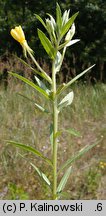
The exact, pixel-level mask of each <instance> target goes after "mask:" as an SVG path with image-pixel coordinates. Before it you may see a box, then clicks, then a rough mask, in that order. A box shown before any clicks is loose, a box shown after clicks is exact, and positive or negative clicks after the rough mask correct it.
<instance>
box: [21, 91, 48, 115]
mask: <svg viewBox="0 0 106 216" xmlns="http://www.w3.org/2000/svg"><path fill="white" fill-rule="evenodd" d="M18 95H20V96H22V97H24V98H25V99H27V100H29V101H30V102H32V103H33V104H34V105H35V106H36V107H37V109H39V110H40V111H42V112H45V113H49V111H48V110H47V109H45V108H44V107H42V106H40V105H39V104H37V103H35V101H34V100H32V99H30V98H29V97H27V96H26V95H23V94H21V93H18Z"/></svg>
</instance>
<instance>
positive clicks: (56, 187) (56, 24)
mask: <svg viewBox="0 0 106 216" xmlns="http://www.w3.org/2000/svg"><path fill="white" fill-rule="evenodd" d="M69 12H70V10H68V11H67V10H66V11H65V12H64V13H63V15H62V12H61V9H60V6H59V5H58V4H57V6H56V21H55V19H54V18H53V17H52V16H51V15H50V14H48V17H49V18H47V19H46V22H44V21H43V20H42V18H41V17H40V16H39V15H36V18H37V19H38V20H39V21H40V22H41V23H42V25H43V26H44V28H45V29H46V31H47V33H48V36H49V37H47V36H46V35H45V33H43V32H42V31H41V30H40V29H38V37H39V39H40V41H41V44H42V45H43V47H44V49H45V51H46V52H47V54H48V55H49V57H50V59H51V64H52V67H51V68H52V69H51V70H52V78H51V77H50V76H49V75H47V73H46V72H45V71H44V70H43V69H42V68H41V66H40V65H39V64H38V62H37V61H36V59H35V58H34V53H33V51H32V49H31V48H30V47H29V46H28V44H27V41H26V39H25V35H24V32H23V30H22V28H21V26H19V27H15V29H12V30H11V35H12V36H13V38H14V39H15V40H17V41H18V42H19V43H20V44H21V46H22V48H23V50H24V54H25V56H26V57H27V53H28V54H29V56H30V57H31V59H32V60H33V62H34V63H35V65H36V68H32V67H31V66H30V65H28V64H27V63H26V62H25V61H23V60H22V59H20V61H22V62H23V63H24V64H25V65H27V66H28V67H29V68H30V69H31V70H33V71H34V72H35V73H36V74H38V75H39V77H40V78H38V77H37V76H35V80H36V83H37V84H35V83H34V82H32V81H30V80H28V79H26V78H25V77H23V76H20V75H18V74H16V73H13V72H9V73H10V74H11V75H12V76H14V77H16V78H18V79H20V80H22V81H23V82H24V83H26V84H28V85H29V86H31V87H32V88H34V89H35V90H37V91H38V92H39V93H40V94H41V95H43V96H44V97H45V100H47V101H48V103H50V104H52V107H51V110H48V109H47V108H45V107H42V104H37V103H36V102H35V101H32V102H33V103H34V105H35V107H36V108H37V109H39V110H40V111H42V112H44V113H46V114H47V115H51V117H52V122H51V125H50V142H51V158H48V157H46V156H45V155H43V154H42V153H41V152H40V151H38V150H37V149H35V148H33V147H31V146H29V145H25V144H22V143H19V142H15V141H8V144H11V145H14V146H16V147H19V148H21V149H24V150H26V151H28V152H30V153H33V154H34V155H36V156H38V157H39V158H41V159H42V160H44V161H45V162H46V163H47V164H48V166H50V167H51V175H52V178H51V179H49V178H48V177H47V175H46V173H45V172H42V171H41V170H40V169H39V168H38V167H37V166H36V165H35V164H33V163H31V162H30V165H31V166H32V167H33V168H34V169H35V170H36V172H37V173H38V175H39V176H40V177H41V179H42V180H44V181H45V183H46V184H47V185H48V186H49V187H50V189H51V194H52V199H59V198H60V197H61V195H62V192H63V189H64V187H65V185H66V183H67V180H68V178H69V176H70V174H71V172H72V164H73V162H75V161H76V160H77V159H78V158H79V157H81V156H82V155H83V154H84V153H86V152H88V151H89V150H90V149H91V148H93V147H94V146H95V145H96V144H97V143H98V141H97V142H96V143H94V144H92V145H89V146H86V147H84V148H83V149H81V150H80V151H79V152H77V153H76V154H75V155H74V156H71V158H69V159H68V160H67V161H66V162H65V163H64V164H62V165H61V166H60V168H59V169H58V166H57V165H58V164H57V162H58V161H57V152H58V137H59V136H60V135H61V134H62V132H66V133H70V134H73V135H75V136H79V132H78V131H75V130H74V129H72V128H69V129H64V130H63V131H62V130H59V128H58V118H59V114H60V112H61V111H62V110H63V109H64V108H65V107H67V106H69V105H70V104H71V103H72V101H73V98H74V93H73V91H71V92H69V93H68V94H66V95H65V96H64V97H63V99H61V97H62V95H63V94H64V92H65V91H66V90H68V89H69V87H70V85H71V84H73V83H74V82H75V81H76V80H77V79H78V78H80V77H81V76H83V75H84V74H85V73H86V72H87V71H89V70H90V69H91V68H92V67H94V65H93V66H91V67H89V68H88V69H86V70H84V71H83V72H82V73H80V74H79V75H77V76H76V77H75V78H73V79H72V80H71V81H69V82H68V83H63V84H61V85H59V86H57V83H56V74H57V73H59V71H60V70H61V66H62V62H63V59H64V56H65V53H66V50H67V48H68V47H69V46H71V45H73V44H75V43H77V42H78V41H79V39H75V40H72V37H73V35H74V34H75V24H74V20H75V18H76V17H77V15H78V12H77V13H75V14H74V15H73V16H72V17H70V18H69ZM42 78H43V80H42ZM44 80H45V81H46V82H45V83H44ZM22 96H23V97H24V98H26V99H28V100H30V101H31V99H30V98H28V97H27V96H24V95H22ZM64 169H66V170H65V173H64V175H63V177H62V178H61V180H60V183H59V184H58V175H59V174H60V172H64Z"/></svg>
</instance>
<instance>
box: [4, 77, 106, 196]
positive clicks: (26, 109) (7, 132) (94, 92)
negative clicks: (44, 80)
mask: <svg viewBox="0 0 106 216" xmlns="http://www.w3.org/2000/svg"><path fill="white" fill-rule="evenodd" d="M72 89H73V91H74V94H75V97H74V101H73V104H72V105H71V106H69V107H67V108H66V110H65V111H64V112H62V113H61V114H60V118H59V125H60V128H61V129H68V128H74V129H76V130H78V131H79V132H80V134H81V137H74V136H73V135H69V134H68V133H65V132H64V133H62V135H61V136H60V137H59V150H58V168H59V166H60V164H61V163H63V162H64V161H65V160H67V159H68V157H70V156H71V155H73V154H74V153H75V152H76V151H78V150H80V149H81V148H83V147H84V146H85V145H87V144H91V143H93V142H95V140H99V139H100V138H102V141H101V142H100V143H99V144H98V145H97V146H96V147H95V148H94V149H92V150H91V151H90V152H88V153H87V154H86V155H85V156H83V157H82V158H80V160H78V161H77V162H76V163H75V164H74V167H73V173H72V175H71V176H70V178H69V181H68V184H67V186H66V188H65V189H66V193H65V194H64V195H65V196H64V197H63V199H105V198H106V194H105V193H103V191H104V190H103V187H105V183H104V182H105V180H104V179H105V178H106V172H105V168H104V169H101V168H100V167H99V163H100V161H105V162H106V160H105V158H106V147H105V131H106V130H105V129H106V128H105V116H106V100H105V95H106V86H105V84H102V83H101V84H95V85H94V86H92V85H85V84H82V83H76V84H75V85H73V86H72ZM19 92H20V93H22V94H24V95H26V96H28V97H30V98H32V99H33V100H35V102H37V103H42V106H46V108H48V109H49V108H50V106H51V104H46V102H45V100H44V98H43V97H40V96H38V93H37V92H36V91H32V89H31V88H29V87H28V86H26V85H24V84H22V83H21V82H20V81H19V82H17V81H16V80H14V81H13V80H10V82H9V86H8V88H7V91H5V90H4V88H3V86H1V87H0V199H24V198H25V199H50V198H51V196H50V191H49V189H48V187H47V186H45V184H44V183H42V182H41V180H40V179H39V177H38V175H37V174H36V173H35V172H34V170H33V168H32V167H31V166H30V164H29V161H30V162H33V163H35V164H37V165H38V166H39V167H40V168H41V170H42V171H43V170H44V169H45V170H46V174H47V176H49V178H51V176H52V174H50V171H51V170H50V168H49V167H48V166H47V165H46V164H44V162H43V161H41V160H40V161H39V158H37V157H36V158H35V157H34V156H33V155H31V154H30V153H29V154H28V153H26V152H23V151H21V153H22V154H23V155H25V156H26V158H27V160H24V159H23V158H21V157H20V156H19V153H20V150H19V149H17V148H14V147H12V146H7V145H6V140H15V141H19V142H22V143H27V144H29V145H31V146H33V147H34V146H35V147H36V148H37V149H38V150H40V151H42V152H43V153H44V155H45V156H48V157H50V155H51V152H50V141H49V126H50V122H51V116H50V115H49V116H48V115H47V114H43V113H41V112H40V111H38V110H36V109H35V107H34V105H33V103H31V102H29V101H27V100H26V99H25V98H23V97H21V96H20V95H18V93H19ZM97 173H98V175H97ZM60 177H61V176H60Z"/></svg>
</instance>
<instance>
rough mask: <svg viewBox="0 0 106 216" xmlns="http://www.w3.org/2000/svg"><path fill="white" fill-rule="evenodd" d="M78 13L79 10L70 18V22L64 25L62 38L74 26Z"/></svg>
mask: <svg viewBox="0 0 106 216" xmlns="http://www.w3.org/2000/svg"><path fill="white" fill-rule="evenodd" d="M78 13H79V12H77V13H75V14H74V15H73V16H72V17H70V19H69V20H68V22H67V23H66V24H65V25H64V26H63V27H62V30H61V35H60V37H61V38H62V37H63V36H64V35H65V34H66V33H67V32H68V30H69V29H70V27H71V26H72V24H73V22H74V20H75V18H76V17H77V15H78Z"/></svg>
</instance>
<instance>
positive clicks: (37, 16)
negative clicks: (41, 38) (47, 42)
mask: <svg viewBox="0 0 106 216" xmlns="http://www.w3.org/2000/svg"><path fill="white" fill-rule="evenodd" d="M35 16H36V18H37V19H38V20H39V21H40V22H41V23H42V25H43V26H44V27H45V29H47V28H46V24H45V23H44V21H43V19H42V18H41V17H40V16H39V15H37V14H35Z"/></svg>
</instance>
